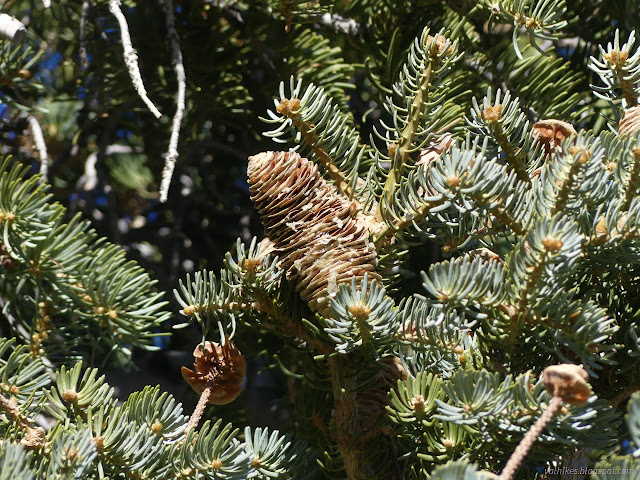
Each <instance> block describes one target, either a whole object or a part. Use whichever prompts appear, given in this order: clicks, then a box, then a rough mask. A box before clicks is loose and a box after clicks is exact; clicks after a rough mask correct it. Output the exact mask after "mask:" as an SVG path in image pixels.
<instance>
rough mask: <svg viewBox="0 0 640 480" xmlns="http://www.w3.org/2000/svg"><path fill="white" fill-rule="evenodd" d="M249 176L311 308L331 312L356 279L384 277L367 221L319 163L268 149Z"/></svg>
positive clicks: (282, 254) (282, 255)
mask: <svg viewBox="0 0 640 480" xmlns="http://www.w3.org/2000/svg"><path fill="white" fill-rule="evenodd" d="M248 175H249V187H250V190H251V199H252V200H253V202H254V204H255V206H256V208H257V209H258V211H259V212H260V215H261V216H262V222H263V224H264V226H265V230H266V233H267V236H268V237H269V238H270V239H271V240H272V241H273V243H274V245H275V249H276V252H277V253H278V255H279V257H280V259H281V262H282V265H283V267H284V268H285V269H286V270H287V272H288V276H289V278H291V280H293V281H294V282H295V283H296V290H297V291H299V292H300V296H301V297H302V299H303V300H304V301H306V302H307V303H308V304H309V307H310V308H311V309H312V310H314V311H317V312H319V313H320V314H322V315H323V316H326V317H329V316H331V315H332V311H331V309H330V308H329V300H330V295H331V294H332V293H334V292H336V291H337V287H338V285H339V284H340V283H343V282H350V281H351V278H352V277H356V279H357V280H356V281H359V280H360V279H361V278H363V277H364V275H365V273H367V274H368V278H369V280H379V279H380V276H379V275H378V274H377V273H376V271H375V267H376V252H375V249H374V246H373V245H372V243H371V242H370V241H369V234H370V231H369V227H368V223H367V222H366V221H365V220H364V219H363V218H360V217H359V216H358V209H357V207H356V205H355V203H353V202H349V201H347V200H346V199H345V198H343V197H342V196H340V195H339V194H338V192H337V190H336V188H335V187H334V186H333V185H330V184H328V183H327V182H325V180H324V179H323V178H322V176H321V175H320V172H319V171H318V167H317V166H316V165H315V164H313V163H312V162H309V161H308V160H307V159H306V158H302V157H300V155H298V154H297V153H294V152H263V153H260V154H258V155H255V156H253V157H250V158H249V168H248Z"/></svg>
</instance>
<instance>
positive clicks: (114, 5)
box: [109, 0, 162, 118]
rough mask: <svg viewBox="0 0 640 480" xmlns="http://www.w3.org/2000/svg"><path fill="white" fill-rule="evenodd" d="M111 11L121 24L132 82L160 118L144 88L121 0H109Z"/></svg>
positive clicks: (121, 34) (125, 55) (125, 58)
mask: <svg viewBox="0 0 640 480" xmlns="http://www.w3.org/2000/svg"><path fill="white" fill-rule="evenodd" d="M109 11H110V12H111V13H112V14H113V16H114V17H116V19H117V20H118V23H119V24H120V38H121V39H122V48H123V50H124V61H125V63H126V64H127V69H128V70H129V76H130V77H131V82H132V83H133V86H134V87H135V89H136V91H137V92H138V95H140V98H141V99H142V101H143V102H144V103H145V104H146V105H147V107H148V108H149V110H151V113H153V114H154V115H155V117H156V118H160V117H161V116H162V114H161V113H160V111H159V110H158V109H157V108H156V106H155V105H154V104H153V102H152V101H151V99H150V98H149V96H148V95H147V90H146V89H145V88H144V83H143V82H142V75H141V74H140V67H139V66H138V55H137V54H136V51H135V50H134V48H133V45H132V44H131V36H130V35H129V25H127V19H126V18H125V16H124V14H123V13H122V10H120V0H109Z"/></svg>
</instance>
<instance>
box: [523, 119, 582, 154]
mask: <svg viewBox="0 0 640 480" xmlns="http://www.w3.org/2000/svg"><path fill="white" fill-rule="evenodd" d="M532 135H533V136H534V137H535V136H536V135H537V136H538V139H537V141H538V142H539V143H540V144H541V145H542V146H543V147H544V150H545V152H547V153H554V152H555V151H556V150H557V149H558V148H559V147H560V144H561V143H562V141H563V140H565V139H567V138H569V137H573V136H576V135H578V132H576V129H575V128H573V125H571V124H570V123H567V122H563V121H561V120H554V119H549V120H540V121H539V122H536V123H535V124H534V125H533V131H532Z"/></svg>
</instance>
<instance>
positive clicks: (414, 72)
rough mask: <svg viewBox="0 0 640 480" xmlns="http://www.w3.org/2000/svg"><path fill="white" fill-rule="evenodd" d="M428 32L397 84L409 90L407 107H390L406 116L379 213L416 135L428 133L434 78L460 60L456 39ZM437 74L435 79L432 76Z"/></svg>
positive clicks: (416, 45)
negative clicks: (427, 120) (430, 97)
mask: <svg viewBox="0 0 640 480" xmlns="http://www.w3.org/2000/svg"><path fill="white" fill-rule="evenodd" d="M428 33H429V30H428V29H425V30H423V32H422V35H421V36H420V37H419V38H417V39H416V40H415V42H414V43H413V45H412V48H411V53H410V54H409V57H408V60H407V65H406V69H405V70H404V72H403V75H401V78H400V81H399V86H398V87H396V89H397V91H398V93H406V94H407V99H406V107H405V106H404V105H403V106H402V107H401V108H398V109H396V108H394V107H395V106H391V107H390V108H391V110H396V112H394V116H396V118H397V116H398V115H399V114H402V113H404V114H405V115H406V117H405V118H403V119H402V120H400V121H399V122H398V123H399V124H400V125H399V127H400V126H401V125H403V126H402V129H401V130H399V131H398V132H397V134H398V138H397V140H396V145H395V146H394V148H393V153H392V154H391V155H390V161H391V167H390V170H389V173H388V176H387V179H386V181H385V183H384V186H383V192H384V193H383V198H384V199H385V200H384V201H383V202H381V203H380V204H379V213H382V211H381V208H382V206H383V205H391V204H392V203H393V201H392V197H393V192H394V190H395V188H396V185H397V184H398V183H399V182H400V178H401V176H402V173H403V170H404V169H405V167H406V166H407V164H408V161H409V155H410V153H412V152H414V151H415V150H416V145H414V142H415V140H416V137H418V136H423V135H424V133H425V130H426V128H427V125H425V124H424V123H425V122H424V116H425V110H426V109H427V105H428V100H429V94H430V90H431V89H433V88H434V83H435V80H436V79H438V78H439V77H441V76H443V74H444V72H446V70H447V68H448V67H449V66H450V65H451V63H453V62H455V61H456V60H457V58H456V49H457V42H451V41H450V40H449V39H447V38H445V37H444V36H443V35H440V34H437V35H436V36H435V37H432V36H430V35H428ZM434 76H435V79H434V78H432V77H434ZM402 90H406V92H405V91H402ZM401 91H402V92H401ZM402 110H404V112H403V111H402ZM432 113H433V112H432ZM396 121H397V120H396ZM423 142H424V141H422V142H421V143H423Z"/></svg>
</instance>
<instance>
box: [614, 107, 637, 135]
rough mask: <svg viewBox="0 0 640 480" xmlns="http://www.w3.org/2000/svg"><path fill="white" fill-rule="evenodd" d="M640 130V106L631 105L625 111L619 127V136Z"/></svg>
mask: <svg viewBox="0 0 640 480" xmlns="http://www.w3.org/2000/svg"><path fill="white" fill-rule="evenodd" d="M638 130H640V106H638V107H631V108H629V109H627V111H626V112H624V116H623V117H622V119H621V120H620V125H619V127H618V136H622V135H627V134H630V133H633V132H636V131H638Z"/></svg>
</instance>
